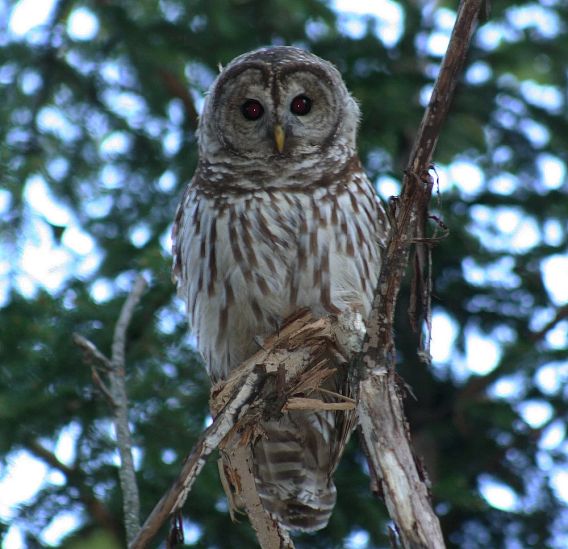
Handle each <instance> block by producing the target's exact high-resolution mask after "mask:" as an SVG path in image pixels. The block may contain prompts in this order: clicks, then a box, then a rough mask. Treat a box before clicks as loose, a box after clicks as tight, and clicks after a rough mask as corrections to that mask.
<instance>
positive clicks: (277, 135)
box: [274, 124, 286, 154]
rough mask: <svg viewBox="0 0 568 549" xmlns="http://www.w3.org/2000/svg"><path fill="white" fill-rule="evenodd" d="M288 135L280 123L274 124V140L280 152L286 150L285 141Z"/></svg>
mask: <svg viewBox="0 0 568 549" xmlns="http://www.w3.org/2000/svg"><path fill="white" fill-rule="evenodd" d="M285 138H286V135H285V134H284V128H283V127H282V126H281V125H280V124H276V125H275V126H274V142H275V143H276V150H277V151H278V154H282V151H283V150H284V141H285Z"/></svg>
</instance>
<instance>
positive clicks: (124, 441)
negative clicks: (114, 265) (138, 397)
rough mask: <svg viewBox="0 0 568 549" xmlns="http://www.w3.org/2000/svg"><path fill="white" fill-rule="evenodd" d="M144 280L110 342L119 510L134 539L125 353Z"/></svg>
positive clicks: (136, 514) (136, 516)
mask: <svg viewBox="0 0 568 549" xmlns="http://www.w3.org/2000/svg"><path fill="white" fill-rule="evenodd" d="M145 289H146V280H145V279H144V277H143V276H142V275H139V276H138V277H137V279H136V281H135V283H134V287H133V288H132V290H131V292H130V294H129V295H128V298H127V299H126V301H125V303H124V305H123V306H122V309H121V311H120V316H119V317H118V321H117V323H116V327H115V329H114V337H113V341H112V359H111V366H112V370H111V372H110V373H109V381H110V393H111V395H112V398H113V400H114V402H115V408H114V428H115V431H116V443H117V446H118V452H119V455H120V469H119V471H118V472H119V477H120V488H121V490H122V508H123V510H124V523H125V527H126V538H127V540H128V541H130V540H132V539H134V537H135V536H136V533H137V532H138V530H139V528H140V496H139V494H138V484H137V482H136V471H135V470H134V460H133V458H132V436H131V434H130V427H129V425H128V396H127V394H126V379H125V359H124V356H125V349H126V330H127V329H128V326H129V324H130V321H131V320H132V315H133V314H134V309H135V307H136V305H137V304H138V302H139V301H140V298H141V297H142V294H143V293H144V290H145Z"/></svg>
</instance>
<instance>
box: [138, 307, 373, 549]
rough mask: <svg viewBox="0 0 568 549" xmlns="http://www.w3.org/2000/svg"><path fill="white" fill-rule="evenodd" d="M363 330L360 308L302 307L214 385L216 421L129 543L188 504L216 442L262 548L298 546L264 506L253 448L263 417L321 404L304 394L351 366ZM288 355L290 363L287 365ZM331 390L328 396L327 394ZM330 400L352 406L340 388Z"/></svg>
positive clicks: (230, 490)
mask: <svg viewBox="0 0 568 549" xmlns="http://www.w3.org/2000/svg"><path fill="white" fill-rule="evenodd" d="M362 336H363V332H362V323H361V322H360V317H359V315H356V314H354V315H352V316H351V315H345V317H341V318H339V319H338V318H335V317H326V318H320V319H317V320H314V319H313V317H312V316H311V314H310V313H309V312H308V311H306V310H303V311H299V312H298V313H296V314H295V315H293V316H292V317H291V318H289V319H288V321H287V322H285V324H284V325H283V326H282V327H281V329H280V331H279V332H278V334H274V335H272V336H270V337H269V338H267V340H266V341H264V343H263V347H262V349H261V350H260V351H258V352H257V353H256V354H255V355H254V356H253V357H251V358H250V359H249V360H247V361H246V362H244V363H243V364H242V365H241V366H240V367H239V368H237V369H236V370H234V371H233V372H232V373H231V376H230V377H229V378H228V379H227V380H226V381H224V382H222V383H219V384H217V385H215V386H214V387H213V388H212V390H211V409H212V413H213V415H214V416H215V419H214V421H213V423H212V424H211V425H210V426H209V427H208V428H207V429H206V431H205V432H204V433H203V434H202V435H201V437H200V438H199V439H198V441H197V443H196V444H195V446H194V448H193V450H192V452H191V453H190V454H189V456H188V457H187V458H186V461H185V463H184V465H183V468H182V471H181V472H180V474H179V476H178V478H177V479H176V480H175V482H174V483H173V485H172V486H171V488H170V489H169V491H168V492H167V493H166V495H164V497H163V498H162V499H161V500H160V502H159V503H158V504H157V505H156V506H155V508H154V510H153V511H152V513H151V514H150V515H149V517H148V518H147V519H146V522H145V523H144V526H142V529H141V530H140V532H139V533H138V535H137V537H136V538H135V539H134V540H133V542H132V543H131V544H130V546H129V547H130V549H142V548H143V547H146V546H147V544H148V543H149V542H150V540H151V539H152V538H153V537H154V536H155V535H156V533H157V532H158V530H159V529H160V528H161V526H162V525H163V524H164V522H165V521H166V520H167V518H168V517H169V516H171V515H172V514H174V513H176V512H177V511H178V510H180V509H181V508H182V506H183V504H184V502H185V500H186V498H187V496H188V494H189V492H190V490H191V487H192V485H193V482H194V481H195V479H196V478H197V476H198V474H199V472H200V471H201V469H202V467H203V465H204V464H205V461H206V459H207V457H208V456H209V455H210V454H211V453H212V452H213V451H214V450H215V448H217V447H219V449H220V451H221V455H222V456H224V458H225V459H223V460H220V461H222V462H221V464H220V473H221V479H222V481H223V485H224V487H225V488H226V492H227V495H228V498H229V503H230V506H231V513H232V514H233V512H234V510H235V509H236V508H238V507H244V509H245V510H246V512H247V514H248V516H249V519H250V521H251V523H252V525H253V528H254V529H255V531H256V532H257V536H258V539H259V542H260V543H261V546H262V547H263V548H265V549H289V548H293V544H292V541H291V540H290V538H289V536H288V533H287V532H286V531H285V530H283V529H282V528H280V527H279V525H278V524H277V523H276V521H274V519H272V517H270V516H269V515H268V514H267V513H266V512H265V511H264V508H263V507H262V505H261V504H260V500H259V496H258V494H257V493H256V484H255V481H254V476H253V470H252V462H251V453H250V451H251V448H252V444H254V441H255V440H256V438H257V437H258V436H261V433H259V432H258V426H259V423H260V419H261V418H263V417H266V415H267V414H268V415H269V416H270V415H272V414H274V415H277V414H279V413H280V412H281V411H282V410H283V409H284V408H285V407H287V406H289V405H290V403H292V405H291V407H294V406H297V405H298V403H299V402H300V403H301V406H302V408H303V409H316V408H317V409H319V408H320V407H321V404H322V403H321V401H320V400H318V399H316V398H313V399H312V398H310V397H307V396H305V395H317V394H318V393H320V392H325V390H323V391H322V390H321V389H320V387H319V385H320V384H321V383H323V382H324V381H325V380H326V379H328V378H329V377H330V376H331V375H334V374H335V372H336V370H335V368H340V367H347V365H348V360H347V357H348V356H352V354H353V349H359V348H360V345H361V341H362ZM284 361H285V364H286V367H285V369H283V368H282V367H281V366H282V364H283V362H284ZM283 370H285V371H283ZM282 373H283V374H284V376H283V377H284V378H283V379H282V376H281V374H282ZM275 386H278V389H279V390H278V391H275ZM327 392H328V393H331V392H330V391H327ZM275 393H276V397H275ZM332 396H333V394H330V395H327V397H326V400H327V399H328V398H329V397H332ZM312 400H314V401H317V402H311V401H312ZM330 404H335V405H336V406H337V408H334V409H349V410H352V409H353V408H354V403H353V402H351V401H350V399H348V398H346V397H343V396H340V395H337V402H330ZM310 405H311V406H310Z"/></svg>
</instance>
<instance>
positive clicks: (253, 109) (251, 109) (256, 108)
mask: <svg viewBox="0 0 568 549" xmlns="http://www.w3.org/2000/svg"><path fill="white" fill-rule="evenodd" d="M241 112H242V113H243V116H244V117H245V118H246V119H247V120H258V119H259V118H260V117H261V116H262V115H263V114H264V107H263V106H262V105H261V103H260V101H257V100H256V99H247V100H246V101H245V102H244V103H243V104H242V105H241Z"/></svg>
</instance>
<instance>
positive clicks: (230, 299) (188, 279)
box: [175, 172, 386, 378]
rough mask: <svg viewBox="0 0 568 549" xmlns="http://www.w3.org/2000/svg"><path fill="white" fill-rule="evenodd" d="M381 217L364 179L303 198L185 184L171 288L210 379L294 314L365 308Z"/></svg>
mask: <svg viewBox="0 0 568 549" xmlns="http://www.w3.org/2000/svg"><path fill="white" fill-rule="evenodd" d="M385 223H386V221H385V217H384V214H383V213H382V208H381V207H380V205H379V204H378V202H377V200H376V198H375V196H374V192H373V189H372V187H371V185H370V183H369V182H368V180H367V179H366V177H365V176H364V175H363V174H362V173H359V172H357V173H355V174H354V175H352V177H351V180H350V182H349V183H347V184H334V185H330V186H327V187H324V186H321V187H316V188H314V189H312V190H311V191H310V192H301V191H298V190H292V189H286V190H267V191H256V192H248V193H227V194H226V195H223V194H222V193H220V194H218V195H217V196H211V195H210V196H207V195H206V194H204V193H202V192H201V191H200V189H199V188H198V187H193V188H192V187H190V188H189V191H188V193H187V194H186V196H185V200H184V204H183V205H182V216H181V217H180V219H179V225H180V226H179V227H178V229H177V231H178V234H177V238H176V241H177V243H176V250H175V251H176V254H177V256H179V263H180V265H179V267H180V272H179V273H178V274H177V278H178V290H179V293H180V294H181V295H182V297H183V298H184V299H185V300H186V303H187V309H188V314H189V319H190V323H191V327H192V330H193V332H194V333H195V335H196V338H197V342H198V348H199V350H200V351H201V352H202V353H203V355H204V358H205V360H206V363H207V367H208V369H209V371H210V374H211V375H212V376H213V377H215V378H219V377H224V376H225V375H226V374H227V372H228V371H229V370H230V369H232V368H234V367H236V366H238V364H240V362H242V361H243V360H245V359H246V358H248V356H250V355H251V354H252V353H254V352H255V351H256V349H257V347H256V343H255V339H254V338H255V336H261V335H266V334H268V333H270V332H273V331H274V330H275V329H276V328H277V327H278V324H279V323H280V322H281V321H282V320H284V319H285V318H286V317H287V316H288V315H290V314H291V313H292V312H294V311H295V310H297V309H299V308H302V307H311V308H312V309H313V310H314V312H316V313H323V312H325V311H328V312H337V311H339V310H343V309H345V308H346V307H356V308H359V309H360V310H361V311H362V312H363V313H364V314H365V315H366V314H367V313H368V311H369V310H370V304H371V299H372V294H373V290H374V287H375V283H376V276H377V271H378V267H379V261H380V245H381V238H382V235H384V234H385V229H386V225H385Z"/></svg>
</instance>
